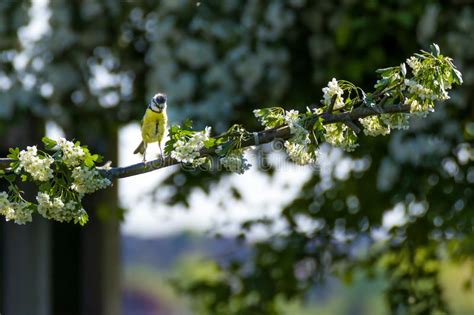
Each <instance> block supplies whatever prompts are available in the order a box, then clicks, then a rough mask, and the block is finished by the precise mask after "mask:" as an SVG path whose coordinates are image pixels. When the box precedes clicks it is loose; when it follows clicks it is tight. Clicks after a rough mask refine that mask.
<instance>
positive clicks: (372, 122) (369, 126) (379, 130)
mask: <svg viewBox="0 0 474 315" xmlns="http://www.w3.org/2000/svg"><path fill="white" fill-rule="evenodd" d="M359 121H360V123H361V124H362V126H364V134H365V135H367V136H373V137H375V136H378V135H382V136H385V135H387V134H389V133H390V127H388V126H387V125H386V124H385V122H384V121H383V120H382V119H381V118H380V117H378V116H368V117H365V118H359Z"/></svg>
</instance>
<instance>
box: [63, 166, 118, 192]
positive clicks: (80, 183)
mask: <svg viewBox="0 0 474 315" xmlns="http://www.w3.org/2000/svg"><path fill="white" fill-rule="evenodd" d="M72 178H73V183H72V185H71V189H73V190H75V191H77V192H78V193H79V194H80V195H83V194H90V193H93V192H95V191H97V190H99V189H104V188H106V187H107V186H110V185H111V184H112V182H111V181H110V179H108V178H105V177H102V176H101V175H100V174H99V171H98V170H96V169H92V168H89V167H85V166H78V167H76V168H74V169H73V170H72Z"/></svg>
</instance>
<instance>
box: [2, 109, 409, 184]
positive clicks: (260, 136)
mask: <svg viewBox="0 0 474 315" xmlns="http://www.w3.org/2000/svg"><path fill="white" fill-rule="evenodd" d="M409 111H410V105H403V104H394V105H387V106H384V107H383V108H382V109H381V110H375V109H373V108H370V107H358V108H355V109H354V110H352V111H350V112H344V113H337V114H333V113H330V112H325V113H323V114H321V115H320V117H322V118H323V119H324V120H323V124H325V125H327V124H333V123H338V122H342V123H346V124H347V123H349V124H350V123H353V122H354V121H358V119H359V118H364V117H368V116H375V115H381V114H396V113H407V112H409ZM317 117H318V116H317V115H315V118H317ZM290 137H291V133H290V128H289V127H288V126H286V125H283V126H281V127H277V128H272V129H267V130H263V131H260V132H257V133H256V136H255V137H252V138H250V139H248V140H246V141H244V142H243V143H242V147H243V148H244V147H250V146H254V145H262V144H265V143H269V142H272V141H274V140H277V139H281V140H286V139H288V138H290ZM214 151H215V148H209V149H204V150H202V151H201V155H202V156H206V155H212V154H214ZM11 162H12V160H11V159H6V158H0V169H8V167H9V166H10V163H11ZM178 164H180V163H179V162H178V161H176V160H175V159H172V158H171V157H165V159H164V161H162V160H161V159H156V160H152V161H148V162H145V163H143V162H142V163H137V164H133V165H129V166H124V167H113V168H111V169H108V170H105V169H101V170H100V172H101V173H102V174H103V175H104V176H106V177H108V178H110V179H115V178H125V177H130V176H135V175H139V174H144V173H148V172H151V171H155V170H158V169H162V168H165V167H169V166H173V165H178Z"/></svg>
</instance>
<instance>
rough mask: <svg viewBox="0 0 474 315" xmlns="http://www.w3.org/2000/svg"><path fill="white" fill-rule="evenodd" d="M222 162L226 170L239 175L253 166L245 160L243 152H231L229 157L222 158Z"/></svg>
mask: <svg viewBox="0 0 474 315" xmlns="http://www.w3.org/2000/svg"><path fill="white" fill-rule="evenodd" d="M220 162H221V164H222V166H224V168H226V169H227V170H229V171H231V172H234V173H237V174H243V173H244V172H245V171H246V170H248V169H249V168H250V167H251V166H252V165H251V164H250V163H249V162H248V160H247V159H246V158H245V156H244V154H243V151H242V150H235V151H232V152H230V153H229V154H228V155H226V156H224V157H222V158H220Z"/></svg>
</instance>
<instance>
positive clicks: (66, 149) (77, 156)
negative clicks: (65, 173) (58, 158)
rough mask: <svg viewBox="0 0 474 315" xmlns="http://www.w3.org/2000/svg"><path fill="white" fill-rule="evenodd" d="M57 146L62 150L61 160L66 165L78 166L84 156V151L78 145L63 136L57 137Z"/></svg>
mask: <svg viewBox="0 0 474 315" xmlns="http://www.w3.org/2000/svg"><path fill="white" fill-rule="evenodd" d="M58 146H59V148H60V149H61V151H62V152H63V157H62V161H63V162H64V164H66V165H67V166H71V167H74V166H78V165H80V164H81V163H82V162H83V161H84V158H85V155H86V154H85V152H84V150H83V149H82V148H81V147H80V146H76V145H75V144H74V143H72V142H71V141H67V140H66V139H64V138H59V140H58Z"/></svg>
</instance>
